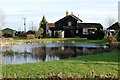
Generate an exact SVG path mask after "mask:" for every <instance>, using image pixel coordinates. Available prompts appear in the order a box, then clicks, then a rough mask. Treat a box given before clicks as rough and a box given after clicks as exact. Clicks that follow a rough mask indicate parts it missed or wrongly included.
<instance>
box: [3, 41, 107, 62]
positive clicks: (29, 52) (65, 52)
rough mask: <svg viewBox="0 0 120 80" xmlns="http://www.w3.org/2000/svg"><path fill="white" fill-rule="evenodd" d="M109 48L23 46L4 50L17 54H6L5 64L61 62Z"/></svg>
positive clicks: (51, 45) (89, 45) (50, 45)
mask: <svg viewBox="0 0 120 80" xmlns="http://www.w3.org/2000/svg"><path fill="white" fill-rule="evenodd" d="M105 48H107V46H104V45H98V44H79V43H72V44H57V43H51V44H22V45H12V46H10V47H7V48H2V51H3V52H5V51H12V52H16V53H15V54H4V55H3V56H2V58H3V64H23V63H33V62H43V61H50V60H60V59H65V58H69V57H77V56H81V55H86V54H88V52H89V53H90V52H91V53H92V52H95V51H97V50H102V49H105Z"/></svg>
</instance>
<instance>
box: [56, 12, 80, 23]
mask: <svg viewBox="0 0 120 80" xmlns="http://www.w3.org/2000/svg"><path fill="white" fill-rule="evenodd" d="M68 17H73V18H74V19H76V20H77V21H80V22H82V20H81V19H79V18H78V17H76V16H75V15H73V14H71V15H68V16H65V17H63V18H62V19H60V20H58V21H56V22H59V21H64V20H65V19H66V18H68ZM56 22H55V23H56Z"/></svg>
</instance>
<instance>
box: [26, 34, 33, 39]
mask: <svg viewBox="0 0 120 80" xmlns="http://www.w3.org/2000/svg"><path fill="white" fill-rule="evenodd" d="M34 38H35V35H34V34H28V35H27V39H34Z"/></svg>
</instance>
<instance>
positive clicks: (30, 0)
mask: <svg viewBox="0 0 120 80" xmlns="http://www.w3.org/2000/svg"><path fill="white" fill-rule="evenodd" d="M118 2H119V0H0V8H1V9H2V10H3V11H4V12H5V19H4V22H5V23H4V27H3V28H6V27H9V28H12V29H16V30H18V29H19V30H23V29H24V28H23V19H22V18H26V21H27V30H28V29H30V27H31V26H32V21H33V24H34V26H35V27H36V28H38V26H39V22H40V21H41V19H42V16H43V15H45V17H46V20H47V21H48V22H53V23H54V22H55V21H57V20H59V19H61V18H63V17H64V16H65V12H66V10H68V12H69V14H70V13H71V12H73V14H74V15H76V16H78V14H79V18H80V19H81V20H83V22H89V23H101V24H102V25H103V27H108V26H107V20H108V18H114V19H115V21H118Z"/></svg>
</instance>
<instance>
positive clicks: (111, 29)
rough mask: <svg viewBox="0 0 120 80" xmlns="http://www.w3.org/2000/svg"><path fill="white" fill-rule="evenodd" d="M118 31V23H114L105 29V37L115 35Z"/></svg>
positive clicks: (119, 25)
mask: <svg viewBox="0 0 120 80" xmlns="http://www.w3.org/2000/svg"><path fill="white" fill-rule="evenodd" d="M119 30H120V23H118V22H116V23H114V24H113V25H111V26H110V27H108V28H107V29H106V36H109V35H115V34H116V33H118V31H119Z"/></svg>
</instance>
